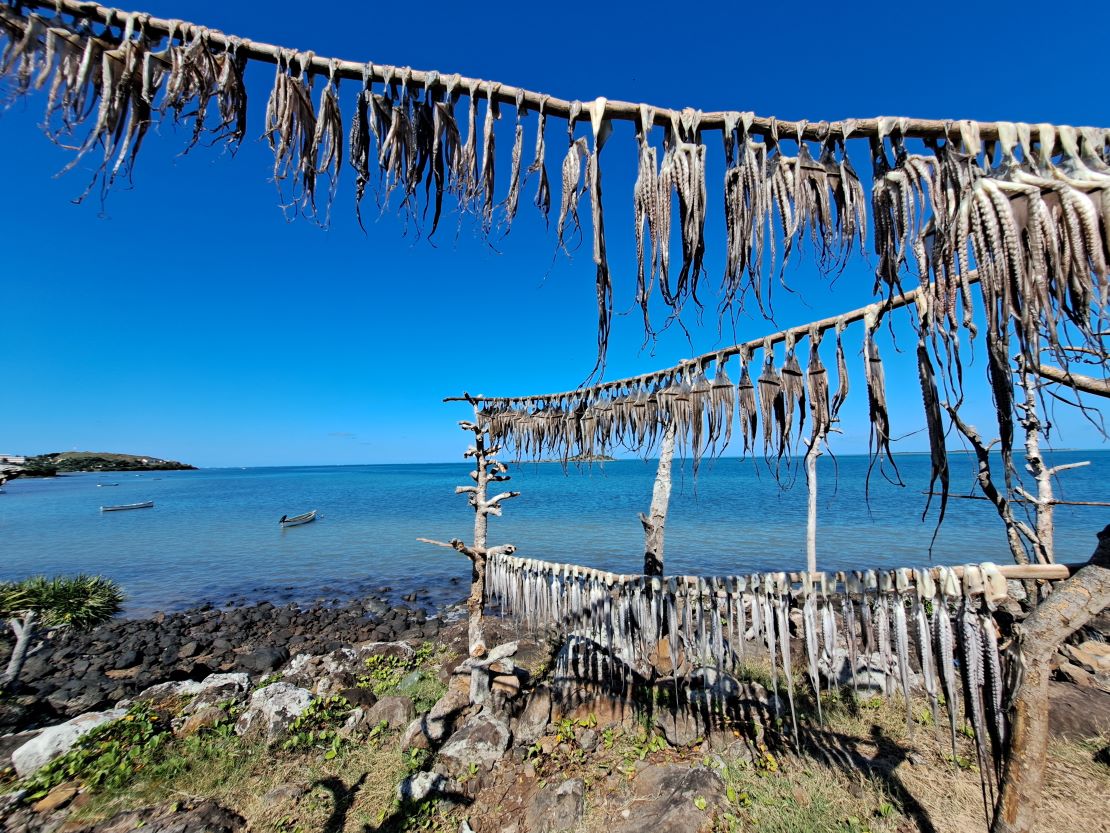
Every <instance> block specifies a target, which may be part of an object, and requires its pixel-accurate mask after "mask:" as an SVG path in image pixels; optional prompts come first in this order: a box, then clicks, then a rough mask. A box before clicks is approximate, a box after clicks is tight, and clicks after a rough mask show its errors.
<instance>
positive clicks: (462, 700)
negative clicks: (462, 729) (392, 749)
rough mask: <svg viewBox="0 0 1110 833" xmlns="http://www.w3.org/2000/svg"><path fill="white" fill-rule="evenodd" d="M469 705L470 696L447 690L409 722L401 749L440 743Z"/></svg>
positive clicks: (402, 738) (429, 746) (427, 747)
mask: <svg viewBox="0 0 1110 833" xmlns="http://www.w3.org/2000/svg"><path fill="white" fill-rule="evenodd" d="M469 706H470V698H468V697H467V696H466V694H464V693H463V692H461V691H457V690H454V691H448V692H447V693H446V694H444V695H443V696H442V697H440V698H439V700H437V701H436V703H435V705H434V706H432V708H431V709H430V710H429V711H428V713H427V714H425V715H422V716H420V717H418V718H416V720H414V721H412V723H410V724H409V726H408V728H407V729H405V733H404V735H403V736H402V737H401V749H402V751H404V750H408V749H414V748H415V749H430V748H432V747H433V746H436V745H438V744H439V743H441V742H442V741H443V740H444V738H446V737H448V736H449V735H450V734H451V732H452V731H453V730H454V728H455V723H456V722H457V721H458V719H459V718H460V717H461V716H462V715H463V714H464V712H466V710H467V709H468V708H469Z"/></svg>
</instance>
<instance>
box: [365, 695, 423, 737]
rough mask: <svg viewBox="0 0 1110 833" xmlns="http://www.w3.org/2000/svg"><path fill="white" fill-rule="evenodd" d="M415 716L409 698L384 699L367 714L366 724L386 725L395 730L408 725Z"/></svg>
mask: <svg viewBox="0 0 1110 833" xmlns="http://www.w3.org/2000/svg"><path fill="white" fill-rule="evenodd" d="M414 714H415V709H414V708H413V705H412V700H410V699H409V698H408V697H400V696H398V697H382V698H381V699H380V700H378V702H377V703H375V704H374V705H373V706H371V707H370V708H369V709H368V710H367V712H366V724H367V725H368V726H371V727H373V726H377V725H378V724H379V723H386V724H388V725H389V726H390V728H393V729H399V728H400V727H402V726H405V725H407V724H408V722H409V721H410V720H412V717H413V715H414Z"/></svg>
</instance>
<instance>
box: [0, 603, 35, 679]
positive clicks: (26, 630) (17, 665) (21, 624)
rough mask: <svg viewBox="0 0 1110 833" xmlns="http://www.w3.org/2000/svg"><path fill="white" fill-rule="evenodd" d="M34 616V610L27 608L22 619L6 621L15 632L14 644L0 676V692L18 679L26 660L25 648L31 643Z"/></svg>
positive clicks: (33, 630)
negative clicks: (6, 665)
mask: <svg viewBox="0 0 1110 833" xmlns="http://www.w3.org/2000/svg"><path fill="white" fill-rule="evenodd" d="M35 618H36V617H35V611H33V610H28V611H27V612H26V613H24V614H23V619H22V621H20V619H18V618H12V619H11V620H10V621H9V622H8V624H9V625H10V626H11V629H12V633H14V634H15V646H14V647H13V648H12V655H11V658H10V659H9V660H8V667H7V668H6V669H5V670H4V675H3V676H2V677H0V692H3V691H7V690H8V688H9V687H10V686H11V685H13V684H14V683H15V681H16V680H18V679H19V674H20V672H21V671H23V663H24V662H26V661H27V649H28V648H29V647H30V645H31V637H32V636H34V634H35V625H36V622H35Z"/></svg>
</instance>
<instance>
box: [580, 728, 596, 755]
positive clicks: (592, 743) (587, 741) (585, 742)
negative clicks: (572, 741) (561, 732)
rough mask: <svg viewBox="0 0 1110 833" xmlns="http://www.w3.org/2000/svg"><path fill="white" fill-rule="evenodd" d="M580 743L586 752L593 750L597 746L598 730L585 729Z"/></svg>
mask: <svg viewBox="0 0 1110 833" xmlns="http://www.w3.org/2000/svg"><path fill="white" fill-rule="evenodd" d="M578 745H579V746H581V747H582V750H583V751H584V752H593V751H594V749H596V748H597V732H595V731H594V730H593V729H586V730H585V731H583V732H582V737H580V738H579V739H578Z"/></svg>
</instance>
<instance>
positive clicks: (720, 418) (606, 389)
mask: <svg viewBox="0 0 1110 833" xmlns="http://www.w3.org/2000/svg"><path fill="white" fill-rule="evenodd" d="M875 310H878V306H877V305H876V307H875ZM879 321H880V318H879V316H878V314H877V312H876V313H874V314H871V313H869V314H867V315H865V317H864V318H863V325H864V326H863V330H864V332H863V344H862V347H861V350H860V352H861V353H862V357H863V362H862V364H863V377H864V380H865V382H866V393H867V401H868V415H869V419H870V423H871V432H870V438H871V450H872V455H873V457H872V459H873V460H878V461H880V463H882V462H883V461H885V465H886V467H888V468H889V469H890V471H891V472H892V473H891V474H888V476H890V477H892V478H897V465H896V464H895V461H894V457H893V454H892V449H891V441H892V434H891V425H890V417H889V412H888V409H887V395H886V378H885V372H884V368H883V360H882V357H881V355H880V353H879V347H878V344H877V343H876V340H875V333H876V331H877V328H878V326H879ZM830 329H833V330H835V333H834V335H835V341H836V358H835V364H836V374H837V380H836V387H835V389H833V388H832V386H831V385H830V381H829V370H828V368H826V366H825V364H824V362H823V361H822V359H821V353H820V347H821V342H822V339H823V336H824V332H825V331H824V330H821V329H817V328H812V329H810V330H808V331H805V330H803V331H801V332H802V333H803V335H804V337H805V338H807V339H808V349H807V350H806V351H805V354H804V355H807V358H806V364H805V368H804V369H803V367H802V363H801V362H800V361H799V359H798V354H799V352H800V351H798V350H797V348H796V340H795V335H794V331H791V332H788V333H787V335H786V338H785V346H784V354H783V358H782V360H781V363H779V362H778V360H777V359H776V355H775V347H774V344H772V342H771V341H770V340H769V339H768V340H765V341H764V342H763V344H762V349H761V352H762V361H760V362H759V363H758V364H757V365H755V366H754V367H753V357H752V351H751V349H750V347H749V346H748V345H744V346H742V347H741V348H740V349H739V351H738V352H737V351H736V350H732V349H730V350H729V351H725V352H721V353H718V354H716V355H715V356H712V357H708V358H706V359H704V360H702V361H696V362H687V363H683V364H680V365H678V366H677V367H672V368H668V369H666V370H663V371H659V372H656V373H651V374H644V375H642V376H637V377H633V378H630V379H624V380H620V381H615V382H610V383H605V384H599V385H595V386H593V387H589V388H583V389H580V390H577V391H573V392H568V393H562V394H554V395H550V396H530V397H521V398H487V399H484V400H482V409H481V416H482V418H483V419H484V420H485V421H486V423H487V425H488V426H489V431H490V436H491V438H492V439H493V440H494V441H495V442H496V443H497V444H498V445H500V446H501V447H504V448H507V449H508V450H509V451H510V452H511V453H514V454H515V455H516V457H517V458H518V459H531V460H542V459H557V460H563V461H567V460H573V459H595V458H596V455H602V454H606V453H608V452H610V451H611V450H614V449H616V448H626V449H630V450H633V451H636V452H641V453H647V452H649V451H650V450H652V449H655V448H658V447H659V441H660V439H661V438H662V437H663V435H664V434H665V433H666V432H667V431H670V430H673V431H674V433H675V439H676V444H677V445H678V447H679V448H681V449H683V450H684V451H685V452H687V453H688V454H689V455H690V457H691V458H692V460H693V464H694V467H695V471H696V470H697V466H698V464H699V461H700V459H701V457H702V456H703V455H705V454H715V453H717V452H718V451H723V450H724V449H725V447H726V446H728V445H729V443H730V442H731V441H732V439H733V429H734V424H735V423H736V421H737V420H739V428H740V440H741V442H740V443H739V445H740V446H742V451H743V454H744V455H745V456H746V455H748V454H749V453H751V454H755V453H757V452H759V453H762V455H763V456H764V457H765V458H766V459H767V460H768V461H773V462H774V464H775V465H774V466H773V471H775V472H776V473H777V472H778V471H779V464H780V463H783V462H784V461H785V462H786V463H787V464H788V463H789V461H790V459H791V457H792V455H794V454H795V453H796V452H797V451H798V450H799V445H800V443H801V442H802V441H803V440H804V441H805V442H807V443H814V442H817V443H820V442H823V441H824V440H825V438H826V436H827V435H828V433H829V431H830V429H831V428H832V427H833V425H834V424H835V423H836V422H837V421H838V419H839V413H840V409H841V407H842V406H843V405H844V402H845V401H846V400H847V398H848V392H849V386H850V379H849V371H848V368H849V361H848V357H847V355H846V353H845V349H844V340H843V337H842V334H843V332H844V325H843V324H842V323H841V324H836V325H835V326H833V327H831V328H830ZM733 356H735V358H736V364H738V368H737V370H736V371H735V372H736V373H737V377H738V378H737V381H736V382H733V381H732V377H730V375H729V372H728V365H729V362H731V361H733ZM917 360H918V382H919V384H920V387H921V396H922V402H923V405H924V408H925V412H926V428H927V431H928V436H929V446H930V449H931V462H932V470H931V478H930V479H931V482H932V483H936V482H938V481H939V483H940V495H941V519H943V515H944V508H945V505H946V501H947V495H948V492H949V467H948V455H947V451H946V450H945V443H944V426H943V424H942V421H941V396H940V393H939V391H938V382H937V373H936V372H935V370H934V365H933V361H932V358H931V357H930V353H929V351H928V350H927V349H926V348H925V346H924V344H922V345H921V346H920V348H919V350H918V354H917ZM956 388H958V383H956V382H955V380H953V381H952V382H951V383H950V385H949V391H950V393H951V394H952V398H953V400H954V399H955V398H956V397H959V396H960V395H961V394H960V392H959V391H958V390H956ZM999 419H1000V423H1001V422H1003V421H1004V415H1003V413H1002V412H1001V411H1000V412H999ZM807 426H808V427H807ZM1012 439H1013V438H1012V432H1009V433H1006V434H1005V436H1004V437H1003V440H1004V441H1003V453H1004V454H1006V455H1008V453H1009V449H1010V446H1011V444H1012Z"/></svg>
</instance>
